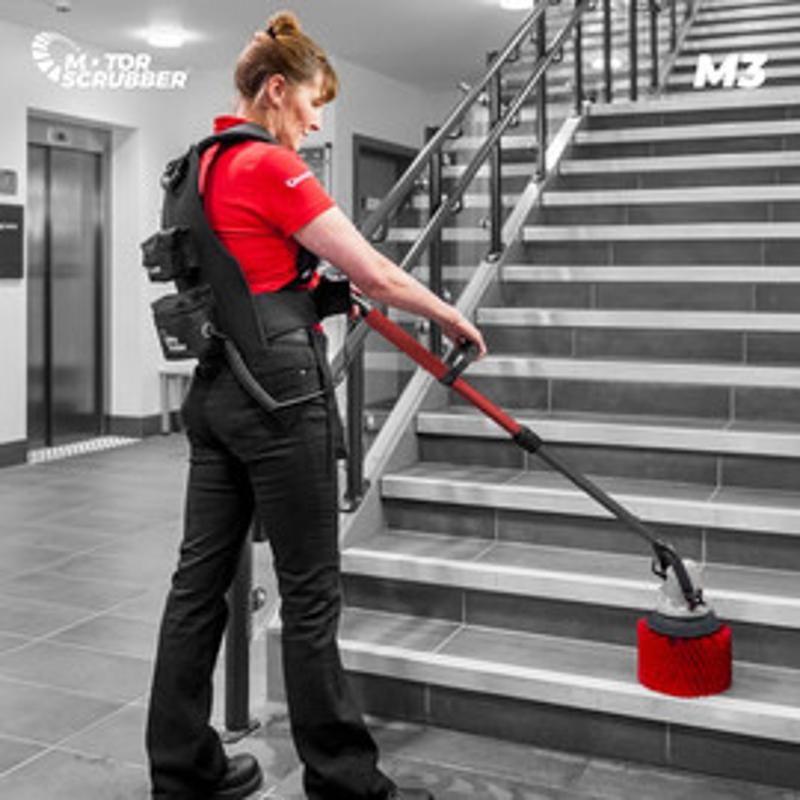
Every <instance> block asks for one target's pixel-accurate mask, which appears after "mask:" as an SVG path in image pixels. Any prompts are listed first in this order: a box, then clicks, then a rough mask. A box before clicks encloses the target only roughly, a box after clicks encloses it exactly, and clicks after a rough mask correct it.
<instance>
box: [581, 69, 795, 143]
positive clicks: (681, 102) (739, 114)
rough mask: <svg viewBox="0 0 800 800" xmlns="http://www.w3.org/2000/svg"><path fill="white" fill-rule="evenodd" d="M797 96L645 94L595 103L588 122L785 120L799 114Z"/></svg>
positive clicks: (767, 90)
mask: <svg viewBox="0 0 800 800" xmlns="http://www.w3.org/2000/svg"><path fill="white" fill-rule="evenodd" d="M685 57H689V56H685ZM694 58H695V59H696V56H694ZM798 99H799V98H798V96H797V92H796V90H794V89H793V87H762V88H760V89H756V90H752V91H745V90H734V91H727V92H726V91H719V92H697V91H691V92H674V93H670V94H667V95H661V96H658V97H655V96H645V97H643V98H642V99H641V100H640V101H638V102H635V103H634V102H630V101H623V102H614V103H598V104H595V105H593V106H592V107H591V109H590V114H589V117H588V119H587V125H588V127H590V128H593V129H596V128H600V127H615V128H616V127H625V126H638V125H640V126H644V127H648V126H649V127H654V126H658V125H661V124H699V123H704V122H722V121H731V120H735V121H745V120H748V119H752V120H755V119H787V118H794V117H797V116H800V106H799V105H798Z"/></svg>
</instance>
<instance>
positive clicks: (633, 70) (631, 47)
mask: <svg viewBox="0 0 800 800" xmlns="http://www.w3.org/2000/svg"><path fill="white" fill-rule="evenodd" d="M637 3H638V0H630V5H629V8H630V12H629V13H628V69H629V71H630V76H631V100H637V99H638V97H639V20H638V8H637Z"/></svg>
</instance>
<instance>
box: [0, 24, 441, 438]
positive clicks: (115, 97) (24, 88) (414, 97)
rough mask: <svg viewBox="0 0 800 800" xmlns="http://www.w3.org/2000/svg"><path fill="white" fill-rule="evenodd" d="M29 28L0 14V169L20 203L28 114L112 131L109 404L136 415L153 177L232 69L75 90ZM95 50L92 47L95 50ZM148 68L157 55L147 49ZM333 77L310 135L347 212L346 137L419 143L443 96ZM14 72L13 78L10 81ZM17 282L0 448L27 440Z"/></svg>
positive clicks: (225, 89)
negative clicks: (328, 154)
mask: <svg viewBox="0 0 800 800" xmlns="http://www.w3.org/2000/svg"><path fill="white" fill-rule="evenodd" d="M36 33H38V31H36V30H34V29H29V28H25V27H21V26H18V25H16V24H12V23H7V22H3V21H2V20H0V74H2V75H4V76H5V78H4V80H3V82H2V83H0V105H1V106H2V108H3V111H4V124H3V126H2V128H1V129H0V168H2V169H13V170H15V171H16V172H17V173H18V174H19V178H20V180H19V188H18V193H17V195H16V196H15V197H10V196H3V197H0V202H5V203H21V204H24V203H25V198H26V181H25V178H26V158H27V150H26V145H27V127H26V120H27V116H28V114H29V113H30V112H37V113H44V114H47V115H53V116H61V117H63V118H67V119H72V120H74V121H77V122H84V123H87V124H91V125H96V126H100V127H103V128H106V129H108V130H110V131H111V132H112V164H111V173H112V174H111V219H112V224H111V229H110V264H109V265H107V276H108V278H107V280H108V284H109V287H108V288H109V302H110V318H111V326H110V334H109V335H110V341H109V343H108V344H109V357H110V364H109V365H108V372H109V383H110V385H109V408H107V412H108V413H110V414H112V415H114V416H126V417H135V418H142V417H146V416H149V415H154V414H155V413H157V410H158V387H157V367H158V364H159V363H160V360H159V353H158V346H157V343H156V339H155V335H154V333H153V330H152V325H151V322H150V313H149V307H148V306H149V302H150V301H151V300H152V299H153V298H154V297H155V296H157V295H158V294H159V293H160V292H161V291H163V289H162V290H159V289H158V287H151V286H150V285H149V284H148V282H147V279H146V276H145V274H144V271H143V270H142V269H141V267H140V265H139V247H138V244H139V242H140V241H141V240H142V239H144V238H146V236H148V235H149V234H150V233H151V232H152V230H153V229H154V228H155V226H156V225H157V221H158V208H159V204H160V191H159V188H158V177H159V175H160V173H161V170H162V168H163V165H164V164H165V163H166V161H167V160H169V158H171V157H173V156H174V155H175V154H177V153H178V152H180V151H181V150H182V149H183V148H184V147H185V146H186V144H187V143H188V142H190V141H192V140H194V139H196V138H199V137H201V136H202V135H205V134H206V133H208V132H209V131H210V126H211V120H212V118H213V117H214V116H215V115H216V114H219V113H227V112H230V111H232V110H233V101H234V92H233V88H232V82H231V73H229V72H227V71H225V72H223V71H213V72H212V71H207V72H206V71H194V72H191V73H190V76H189V82H188V87H187V88H186V89H185V90H182V91H181V90H175V91H163V92H159V91H142V90H139V91H125V90H117V91H111V90H94V91H92V90H75V89H64V88H62V87H61V86H59V85H58V84H56V83H53V82H51V81H49V80H48V79H47V78H46V77H45V76H44V75H43V74H42V73H41V72H40V71H39V69H38V68H37V67H36V65H35V64H34V62H33V59H32V57H31V50H30V44H31V40H32V38H33V36H34V35H35V34H36ZM93 49H94V50H95V51H96V50H97V48H93ZM153 57H154V62H155V64H156V65H157V64H158V55H157V53H155V54H154V56H153ZM333 61H334V63H335V64H336V67H337V69H338V71H339V73H340V76H341V79H342V92H341V95H340V98H339V99H337V101H336V102H335V103H334V104H333V106H331V107H329V108H328V109H326V112H325V120H324V124H325V128H324V130H323V131H322V132H321V133H320V134H317V135H316V136H314V137H313V138H312V139H310V140H309V142H308V144H310V145H313V144H316V143H321V142H326V141H328V142H331V143H332V145H333V154H334V155H333V158H334V164H333V192H334V195H335V197H336V199H337V201H338V202H339V203H340V205H341V206H342V207H343V208H344V209H345V210H348V211H349V209H350V202H351V194H352V186H351V184H352V134H353V133H361V134H365V135H369V136H373V137H377V138H381V139H386V140H389V141H392V142H396V143H400V144H404V145H408V146H413V147H418V146H419V145H420V144H421V143H422V139H423V133H422V130H423V127H424V126H425V125H427V124H433V123H436V122H437V121H440V120H441V119H442V118H443V116H444V115H445V113H446V112H447V111H448V110H449V107H450V103H451V102H452V101H453V100H454V98H453V97H451V96H448V97H442V96H434V97H431V96H429V95H426V94H425V93H423V92H421V91H420V90H417V89H415V88H414V87H410V86H406V85H403V84H401V83H398V82H396V81H393V80H391V79H389V78H386V77H385V76H382V75H378V74H376V73H373V72H370V71H368V70H365V69H363V68H361V67H358V66H356V65H353V64H349V63H348V62H345V61H342V60H340V59H335V58H334V59H333ZM9 76H13V80H9ZM26 309H27V300H26V287H25V279H24V278H23V279H22V280H0V375H2V379H0V447H2V445H3V444H6V443H10V442H19V441H21V440H23V439H25V437H26V381H27V357H26V337H25V328H26Z"/></svg>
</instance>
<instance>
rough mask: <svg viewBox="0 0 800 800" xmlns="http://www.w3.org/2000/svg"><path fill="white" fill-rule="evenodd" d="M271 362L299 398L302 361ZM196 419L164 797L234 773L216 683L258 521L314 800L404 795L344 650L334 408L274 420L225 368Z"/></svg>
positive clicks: (205, 381)
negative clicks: (366, 716) (220, 724)
mask: <svg viewBox="0 0 800 800" xmlns="http://www.w3.org/2000/svg"><path fill="white" fill-rule="evenodd" d="M285 347H289V346H288V345H286V346H285ZM303 350H304V352H303V358H306V357H308V354H309V353H312V356H313V351H312V350H311V348H310V347H305V348H303ZM295 352H298V353H299V350H296V351H295ZM287 353H289V351H288V350H287ZM278 355H280V354H278ZM271 363H273V364H275V363H277V364H278V365H282V366H281V369H284V374H283V376H282V377H281V376H276V375H275V374H272V375H265V376H263V377H264V378H265V380H266V381H267V382H269V381H270V380H272V381H273V388H274V389H276V390H277V392H276V393H278V394H284V395H291V394H292V391H293V390H292V386H291V384H292V374H294V373H297V372H298V371H297V370H296V369H295V370H294V372H293V371H292V369H290V368H287V367H286V364H287V363H294V361H293V360H292V358H291V353H289V357H287V355H286V353H284V354H283V357H282V358H280V357H279V358H277V359H272V360H271ZM301 373H302V374H303V375H307V374H308V371H307V370H305V369H302V370H301V371H300V373H298V374H301ZM305 388H308V387H307V386H306V387H305ZM183 413H184V419H185V423H186V427H187V432H188V437H189V442H190V448H191V450H190V452H191V456H190V471H189V478H188V489H187V493H186V510H185V531H184V539H183V542H182V544H181V548H180V558H179V563H178V567H177V570H176V571H175V573H174V575H173V578H172V587H171V590H170V592H169V595H168V598H167V602H166V608H165V610H164V616H163V620H162V623H161V630H160V637H159V643H158V653H157V656H156V663H155V671H154V676H153V683H152V690H151V698H150V706H149V713H148V720H147V748H148V753H149V758H150V773H151V779H152V789H153V797H154V798H160V799H164V800H165V799H166V798H169V800H202V798H204V797H207V796H208V795H209V793H210V792H211V789H212V787H213V786H214V785H215V784H216V783H217V782H218V781H219V779H220V777H221V776H222V775H223V774H224V772H225V768H226V757H225V754H224V752H223V749H222V745H221V742H220V739H219V736H218V735H217V733H216V731H215V730H214V729H213V728H212V727H211V726H210V725H209V717H210V713H211V706H212V673H213V670H214V665H215V662H216V658H217V654H218V651H219V648H220V643H221V639H222V635H223V631H224V628H225V623H226V618H227V606H226V602H225V593H226V591H227V589H228V588H229V586H230V583H231V581H232V579H233V576H234V573H235V570H236V565H237V562H238V558H239V555H240V551H241V547H242V545H243V543H244V541H245V540H246V537H247V532H248V527H249V525H250V522H251V518H252V516H253V512H254V511H257V512H258V515H259V517H260V518H261V520H262V521H263V523H264V524H265V525H266V528H267V532H268V536H269V542H270V545H271V547H272V551H273V557H274V564H275V570H276V575H277V579H278V588H279V591H280V597H281V618H282V624H283V632H282V643H283V671H284V677H285V684H286V695H287V702H288V709H289V718H290V722H291V730H292V735H293V738H294V742H295V746H296V748H297V751H298V754H299V756H300V759H301V761H302V762H303V765H304V786H305V789H306V793H307V795H308V797H309V798H310V800H356V799H357V798H358V800H366V799H369V800H377V799H378V798H385V797H386V796H387V795H388V793H389V791H390V789H391V788H392V783H391V781H389V779H388V778H387V777H386V776H385V775H383V774H382V773H381V772H380V771H379V770H378V768H377V749H376V746H375V743H374V741H373V739H372V737H371V736H370V734H369V732H368V730H367V728H366V727H365V725H364V722H363V720H362V717H361V714H360V711H359V709H358V708H357V706H356V704H355V702H354V700H353V698H352V696H351V693H350V690H349V687H348V683H347V680H346V677H345V675H344V672H343V669H342V665H341V662H340V658H339V651H338V646H337V642H336V635H337V628H338V621H339V614H340V605H341V593H340V573H339V548H338V530H337V521H338V520H337V514H338V512H337V487H336V468H335V467H336V463H335V454H334V437H333V432H332V429H331V425H332V421H331V414H330V413H329V406H328V403H327V400H326V399H325V398H319V399H318V400H314V401H311V402H308V403H305V404H303V405H300V406H296V407H293V408H289V409H285V410H281V411H279V412H277V413H274V414H270V413H268V412H266V411H264V410H262V409H261V408H260V407H259V406H258V405H256V403H255V402H254V401H253V400H252V399H251V398H250V397H249V396H248V395H247V394H246V393H245V392H244V391H243V390H242V389H241V387H240V386H239V384H238V383H237V380H236V378H235V377H234V376H233V375H232V373H231V372H230V371H229V369H228V367H227V366H226V365H225V364H224V363H217V364H213V365H210V366H209V365H205V366H202V367H199V368H198V371H197V374H196V375H195V378H194V380H193V384H192V387H191V389H190V392H189V395H188V397H187V400H186V402H185V404H184V408H183Z"/></svg>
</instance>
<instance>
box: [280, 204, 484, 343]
mask: <svg viewBox="0 0 800 800" xmlns="http://www.w3.org/2000/svg"><path fill="white" fill-rule="evenodd" d="M294 236H295V239H297V241H298V242H300V244H301V245H303V247H305V248H306V249H307V250H310V251H311V252H312V253H315V254H316V255H318V256H319V257H320V258H322V259H325V260H326V261H329V262H330V263H331V264H333V266H335V267H337V268H338V269H340V270H341V271H342V272H344V273H345V274H346V275H347V277H348V278H350V280H351V281H352V282H353V283H354V284H355V285H356V286H358V288H359V289H360V290H361V291H363V292H364V294H366V295H368V296H369V297H372V298H373V299H375V300H377V301H378V302H379V303H385V304H386V305H390V306H395V307H396V308H401V309H403V310H404V311H410V312H412V313H414V314H420V315H421V316H424V317H428V319H431V320H433V321H434V322H436V323H437V324H439V325H440V326H441V328H442V331H443V332H444V334H445V335H446V336H447V337H448V338H449V339H451V340H453V341H458V340H460V339H466V340H468V341H470V342H474V343H475V344H477V345H478V347H479V348H480V354H481V355H485V354H486V345H485V343H484V341H483V337H482V336H481V334H480V332H479V331H478V329H477V328H476V327H475V326H474V325H472V323H470V322H469V321H468V320H467V319H466V318H465V317H464V316H463V315H462V314H461V312H459V311H458V309H456V308H455V307H454V306H451V305H450V304H448V303H445V302H444V301H443V300H441V299H440V298H438V297H437V296H436V295H435V294H434V293H433V292H431V291H430V290H429V289H428V288H426V287H425V286H423V285H422V284H421V283H420V282H419V281H418V280H416V278H414V277H412V276H411V275H409V274H408V273H407V272H405V271H404V270H402V269H400V267H398V266H397V265H396V264H395V263H394V262H393V261H390V260H389V259H388V258H386V256H384V255H382V254H381V253H379V252H378V251H377V250H376V249H375V248H374V247H373V246H372V245H371V244H370V243H369V242H368V241H367V240H366V239H365V238H364V237H363V236H362V235H361V234H360V233H359V231H358V230H357V229H356V227H355V226H354V225H353V223H352V222H351V221H350V220H349V219H348V218H347V217H346V216H345V215H344V214H343V213H342V212H341V211H340V210H339V209H338V208H337V207H335V206H334V207H333V208H331V209H328V210H327V211H325V212H323V213H322V214H320V215H319V216H318V217H316V218H315V219H314V220H312V221H311V222H310V223H309V224H308V225H306V226H305V227H303V228H301V229H300V230H299V231H298V232H297V233H295V235H294Z"/></svg>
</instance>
